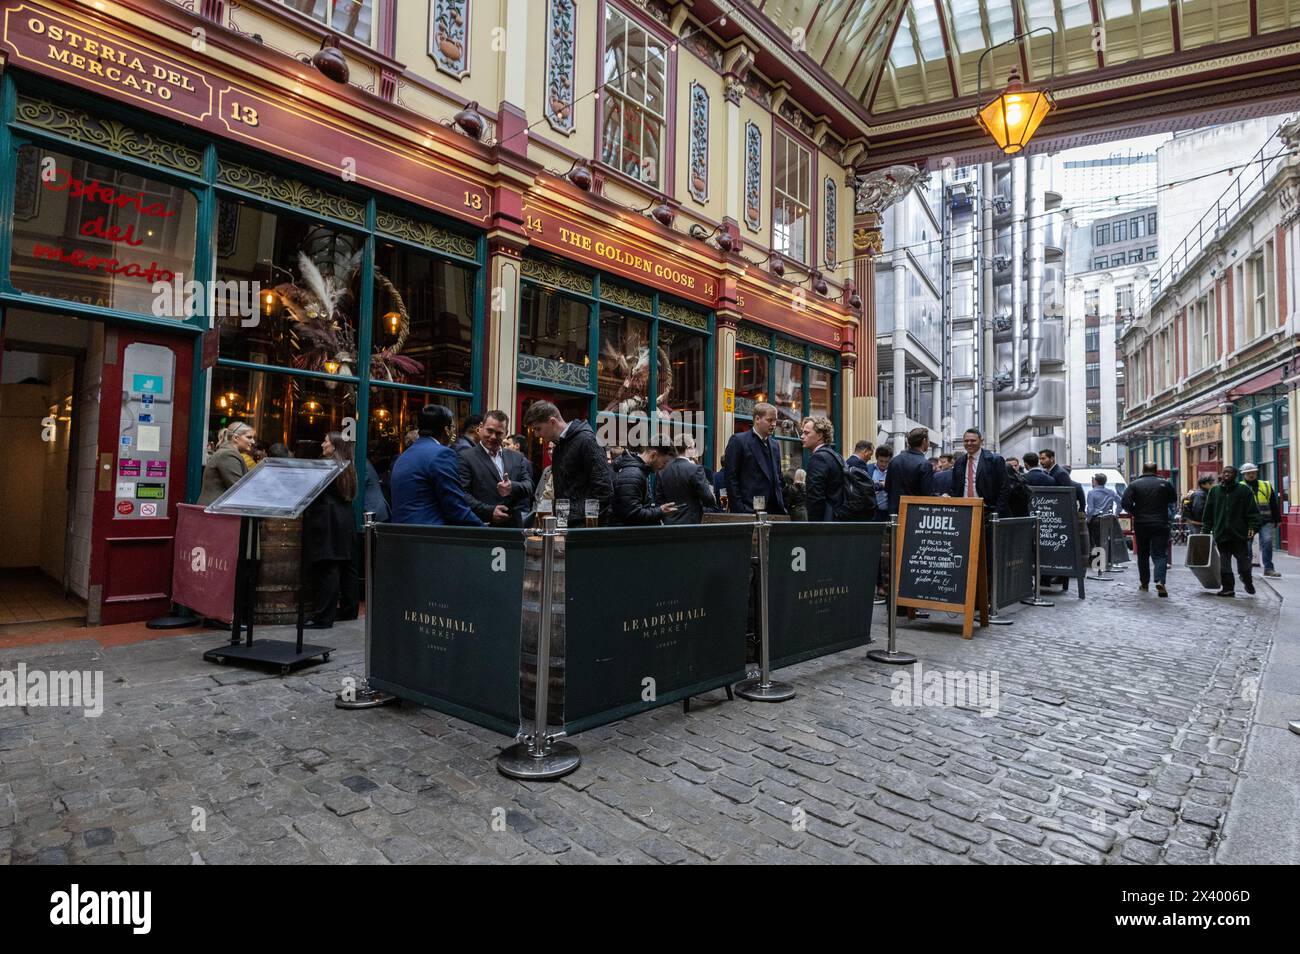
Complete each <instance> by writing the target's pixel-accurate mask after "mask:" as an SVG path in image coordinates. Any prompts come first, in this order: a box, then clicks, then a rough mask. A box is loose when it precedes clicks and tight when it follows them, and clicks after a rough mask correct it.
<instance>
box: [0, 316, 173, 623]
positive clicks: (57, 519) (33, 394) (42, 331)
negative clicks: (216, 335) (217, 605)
mask: <svg viewBox="0 0 1300 954" xmlns="http://www.w3.org/2000/svg"><path fill="white" fill-rule="evenodd" d="M192 360H193V343H192V341H191V340H190V339H189V338H187V337H182V336H179V335H174V334H167V333H158V332H153V331H137V330H135V329H133V328H122V327H115V326H112V325H105V324H104V323H102V322H98V321H89V320H83V319H78V318H72V317H69V316H66V315H59V314H49V313H44V312H36V311H27V310H23V309H10V310H8V311H6V312H5V314H4V315H3V324H0V439H3V443H2V444H0V446H2V447H4V449H5V452H4V454H3V456H0V526H3V527H4V536H5V546H4V547H0V626H14V625H16V626H22V627H40V628H58V626H60V625H62V626H65V627H66V626H68V625H77V624H80V623H83V622H84V623H85V624H88V625H91V626H96V625H100V624H108V623H121V622H130V621H135V620H143V619H149V618H151V617H153V616H157V615H161V614H162V613H165V612H166V611H167V610H168V608H169V605H170V593H171V563H172V542H173V536H174V532H175V525H176V504H177V503H183V502H184V501H185V489H186V488H185V483H186V459H187V444H188V439H189V406H190V375H191V362H192Z"/></svg>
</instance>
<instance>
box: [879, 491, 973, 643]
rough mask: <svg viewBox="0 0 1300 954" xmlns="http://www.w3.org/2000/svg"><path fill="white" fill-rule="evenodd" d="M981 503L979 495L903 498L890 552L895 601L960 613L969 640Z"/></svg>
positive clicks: (906, 604) (923, 607)
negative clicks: (894, 545) (896, 541)
mask: <svg viewBox="0 0 1300 954" xmlns="http://www.w3.org/2000/svg"><path fill="white" fill-rule="evenodd" d="M983 522H984V501H983V500H980V499H979V498H978V497H969V498H968V497H903V498H902V499H901V500H900V501H899V509H898V533H899V544H898V552H897V553H895V555H894V583H893V585H894V586H895V588H896V589H895V604H896V605H897V606H912V607H917V608H921V609H937V610H946V611H947V612H950V613H961V614H963V615H964V617H965V621H964V623H963V626H962V635H964V636H967V637H968V638H969V636H970V631H971V625H972V622H973V619H974V610H975V605H976V599H977V596H978V593H977V591H978V590H979V589H982V587H981V586H980V585H979V584H980V575H979V574H980V557H981V550H980V547H981V541H980V537H981V531H982V530H983Z"/></svg>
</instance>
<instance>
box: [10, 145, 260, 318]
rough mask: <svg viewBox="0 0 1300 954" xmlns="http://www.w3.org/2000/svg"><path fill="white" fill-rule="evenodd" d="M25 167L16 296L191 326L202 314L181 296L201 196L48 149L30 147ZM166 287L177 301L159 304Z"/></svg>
mask: <svg viewBox="0 0 1300 954" xmlns="http://www.w3.org/2000/svg"><path fill="white" fill-rule="evenodd" d="M47 161H52V162H53V166H52V172H51V173H50V174H49V175H48V176H46V175H43V174H42V173H43V169H44V168H45V166H43V163H46V162H47ZM17 167H18V169H17V183H18V184H17V187H16V190H15V201H14V209H13V213H12V216H13V242H12V248H11V250H10V262H9V273H10V280H11V281H12V283H13V284H14V286H15V287H16V288H18V289H19V290H20V291H26V292H31V293H33V294H37V295H45V296H47V297H49V298H60V299H63V300H65V301H74V302H80V303H82V304H87V305H97V306H99V307H101V308H113V309H116V310H119V311H128V312H134V313H136V314H143V315H154V316H157V317H166V318H175V319H183V318H185V317H188V316H189V313H190V311H192V310H194V309H193V308H187V302H186V299H185V296H184V294H183V293H182V292H183V286H184V283H185V282H186V281H189V280H191V279H193V278H194V249H195V239H196V235H197V222H198V201H197V199H196V198H195V196H194V193H192V192H190V190H189V189H186V188H184V187H183V186H179V185H172V184H171V183H168V182H165V181H162V180H160V179H153V178H147V177H145V176H141V175H137V174H135V173H133V172H127V171H125V170H123V169H119V168H117V167H115V166H113V165H109V164H107V163H103V162H91V161H89V160H86V159H78V158H75V157H73V156H70V155H68V154H66V153H62V152H58V151H56V150H54V149H48V148H46V147H43V146H42V147H40V148H38V147H36V146H23V147H21V148H20V149H19V150H18V155H17ZM160 281H161V282H167V283H170V284H173V285H174V286H175V287H176V288H177V289H178V293H177V294H175V295H172V296H165V297H163V298H159V296H156V295H155V294H154V291H153V286H154V283H155V282H160ZM189 304H193V303H192V302H191V303H189ZM248 306H249V307H248V308H247V309H246V310H251V311H253V312H254V313H255V308H254V306H253V304H252V303H251V302H249V303H248Z"/></svg>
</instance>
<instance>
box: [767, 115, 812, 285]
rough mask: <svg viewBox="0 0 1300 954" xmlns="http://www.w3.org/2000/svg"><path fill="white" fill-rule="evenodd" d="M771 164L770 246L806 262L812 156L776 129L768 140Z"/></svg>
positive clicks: (795, 259) (798, 260) (797, 260)
mask: <svg viewBox="0 0 1300 954" xmlns="http://www.w3.org/2000/svg"><path fill="white" fill-rule="evenodd" d="M772 166H773V170H772V180H773V190H774V195H773V197H772V247H773V249H774V250H775V251H777V252H780V253H781V254H782V255H784V256H786V257H787V258H790V259H793V260H794V261H796V262H807V261H808V225H809V202H810V198H811V195H812V157H811V155H809V153H808V150H807V149H804V148H803V147H802V146H800V145H799V144H798V143H797V142H795V141H794V139H792V138H791V137H789V136H787V135H786V134H785V133H783V132H781V130H779V129H778V130H777V131H776V135H775V137H774V139H773V143H772Z"/></svg>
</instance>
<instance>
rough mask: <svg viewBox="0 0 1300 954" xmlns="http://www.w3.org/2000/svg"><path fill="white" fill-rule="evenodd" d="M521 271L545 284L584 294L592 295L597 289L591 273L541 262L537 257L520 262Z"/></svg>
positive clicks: (525, 275)
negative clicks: (586, 273)
mask: <svg viewBox="0 0 1300 954" xmlns="http://www.w3.org/2000/svg"><path fill="white" fill-rule="evenodd" d="M519 271H520V274H522V275H523V277H524V278H528V279H531V280H532V281H535V282H541V283H542V284H544V285H552V286H554V287H555V288H563V289H566V290H568V291H575V292H580V293H582V294H583V295H592V294H595V291H596V287H595V283H594V282H593V280H592V278H591V276H590V275H584V274H583V273H582V272H576V271H574V270H573V269H571V268H565V267H564V266H563V265H555V264H553V263H551V262H539V261H537V259H535V258H524V259H522V260H521V261H520V263H519Z"/></svg>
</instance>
